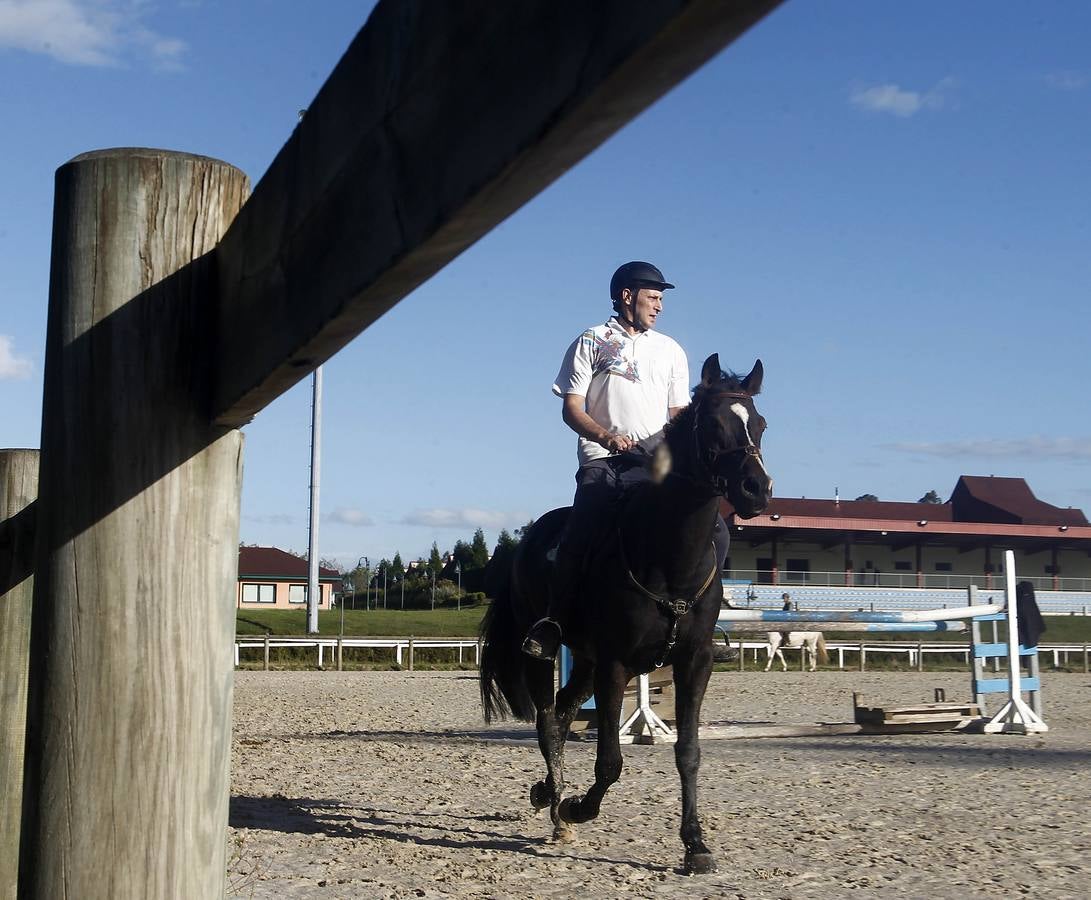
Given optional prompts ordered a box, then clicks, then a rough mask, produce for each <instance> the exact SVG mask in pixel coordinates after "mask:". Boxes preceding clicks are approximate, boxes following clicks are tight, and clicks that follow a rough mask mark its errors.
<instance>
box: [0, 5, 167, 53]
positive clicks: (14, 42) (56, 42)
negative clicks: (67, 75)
mask: <svg viewBox="0 0 1091 900" xmlns="http://www.w3.org/2000/svg"><path fill="white" fill-rule="evenodd" d="M146 11H147V5H146V4H145V3H144V2H143V0H0V50H3V49H15V50H25V51H27V52H28V53H42V54H45V55H46V56H51V57H53V58H54V59H56V60H58V61H59V62H63V63H67V64H69V65H76V66H118V65H122V64H123V62H124V60H125V57H126V56H128V55H129V54H131V53H135V54H136V55H138V56H143V57H146V58H147V59H149V60H150V61H151V63H152V64H153V65H154V66H156V67H157V68H162V69H178V68H180V67H181V58H182V56H183V54H184V53H185V50H186V44H185V42H184V41H182V40H179V39H178V38H172V37H166V36H163V35H160V34H158V33H156V32H154V31H152V30H151V29H149V28H147V27H145V26H144V24H143V22H142V21H141V20H142V18H143V16H144V14H145V13H146Z"/></svg>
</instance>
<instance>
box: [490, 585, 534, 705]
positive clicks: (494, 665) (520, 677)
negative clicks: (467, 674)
mask: <svg viewBox="0 0 1091 900" xmlns="http://www.w3.org/2000/svg"><path fill="white" fill-rule="evenodd" d="M511 581H512V579H511V574H510V572H509V573H508V575H507V577H506V578H504V579H503V582H502V584H500V585H498V586H497V590H496V596H495V597H494V598H493V601H492V603H491V604H490V605H489V609H488V612H486V613H485V617H484V618H483V619H482V620H481V639H482V641H483V642H484V646H483V648H482V650H481V670H480V673H479V675H478V678H479V680H480V683H481V709H482V711H483V712H484V714H485V721H486V722H492V721H493V720H494V719H503V718H505V717H506V716H508V715H509V714H510V715H512V716H514V717H515V718H516V719H522V720H523V721H525V722H532V721H534V717H535V708H534V702H533V701H532V700H531V697H530V691H529V690H528V689H527V682H526V664H527V662H529V659H528V657H527V656H525V655H524V654H523V651H522V642H523V637H524V635H523V633H522V632H523V629H522V628H521V627H520V625H519V623H518V622H517V621H516V617H515V613H514V609H513V606H512V584H511Z"/></svg>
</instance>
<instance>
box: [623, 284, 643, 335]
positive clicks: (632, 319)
mask: <svg viewBox="0 0 1091 900" xmlns="http://www.w3.org/2000/svg"><path fill="white" fill-rule="evenodd" d="M629 293H630V294H632V297H633V305H632V309H633V311H634V312H635V311H636V294H633V293H632V291H631V290H630V291H629ZM621 308H622V309H623V310H626V311H628V307H626V306H625V301H622V303H621ZM618 318H619V319H621V321H622V322H624V323H625V324H626V325H628V326H629V327H630V328H633V329H635V330H636V331H639V332H640V333H641V334H644V333H645V332H646V331H647V330H648V329H647V328H641V327H640V325H638V324H637V322H636V318H635V317H631V316H627V315H625V314H623V313H618Z"/></svg>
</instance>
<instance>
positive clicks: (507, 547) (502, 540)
mask: <svg viewBox="0 0 1091 900" xmlns="http://www.w3.org/2000/svg"><path fill="white" fill-rule="evenodd" d="M528 527H529V526H528ZM518 546H519V541H518V539H517V538H513V537H512V536H511V532H510V531H508V530H507V529H506V528H502V529H501V530H500V537H498V538H497V539H496V549H495V550H493V552H492V555H493V556H494V557H495V556H498V555H499V554H501V553H514V552H515V548H516V547H518Z"/></svg>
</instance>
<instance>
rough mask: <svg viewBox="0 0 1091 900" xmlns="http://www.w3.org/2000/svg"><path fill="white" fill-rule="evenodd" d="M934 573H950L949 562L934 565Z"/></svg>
mask: <svg viewBox="0 0 1091 900" xmlns="http://www.w3.org/2000/svg"><path fill="white" fill-rule="evenodd" d="M936 571H937V572H950V571H951V564H950V563H949V562H947V563H944V562H938V563H936Z"/></svg>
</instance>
